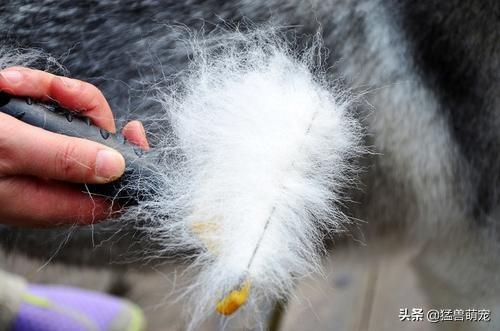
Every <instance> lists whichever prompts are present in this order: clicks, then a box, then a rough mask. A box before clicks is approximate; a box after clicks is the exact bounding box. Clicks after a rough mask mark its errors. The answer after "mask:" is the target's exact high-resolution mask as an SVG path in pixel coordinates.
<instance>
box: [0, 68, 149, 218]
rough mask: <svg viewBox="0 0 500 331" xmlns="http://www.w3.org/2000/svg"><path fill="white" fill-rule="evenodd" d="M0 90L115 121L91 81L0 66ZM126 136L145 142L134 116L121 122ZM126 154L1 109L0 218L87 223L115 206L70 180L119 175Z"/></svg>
mask: <svg viewBox="0 0 500 331" xmlns="http://www.w3.org/2000/svg"><path fill="white" fill-rule="evenodd" d="M0 91H4V92H7V93H9V94H11V95H16V96H24V97H32V98H34V99H38V100H46V101H48V100H52V101H54V100H55V101H57V102H59V104H61V105H62V106H63V107H66V108H68V109H72V110H76V111H79V112H81V113H82V114H84V115H85V116H87V117H89V118H90V119H91V120H92V122H93V123H94V124H95V125H97V126H99V127H101V128H103V129H106V130H108V131H110V132H116V126H115V122H114V118H113V114H112V112H111V108H110V107H109V105H108V103H107V101H106V99H105V98H104V96H103V94H102V93H101V92H100V91H99V89H97V88H96V87H95V86H94V85H91V84H89V83H86V82H83V81H79V80H76V79H71V78H67V77H61V76H56V75H53V74H49V73H47V72H44V71H39V70H33V69H28V68H24V67H11V68H7V69H4V70H2V71H0ZM122 133H123V135H124V136H125V137H126V138H127V140H129V141H130V142H131V143H134V144H136V145H138V146H140V147H141V148H144V149H148V148H149V146H148V142H147V139H146V135H145V132H144V128H143V126H142V124H141V123H140V122H139V121H132V122H129V123H128V124H127V125H126V126H125V127H124V128H123V130H122ZM124 168H125V160H124V159H123V156H122V155H121V154H119V153H118V152H117V151H115V150H113V149H111V148H109V147H107V146H104V145H101V144H98V143H96V142H93V141H89V140H85V139H80V138H74V137H68V136H64V135H60V134H56V133H52V132H49V131H46V130H43V129H40V128H37V127H34V126H31V125H28V124H26V123H24V122H22V121H19V120H17V119H15V118H13V117H11V116H9V115H6V114H2V113H0V223H4V224H7V225H11V226H16V227H51V226H60V225H67V224H90V223H93V222H96V221H99V220H103V219H105V218H108V217H110V216H111V215H112V213H116V212H117V211H118V210H119V207H118V206H113V205H111V204H110V203H109V202H108V201H106V200H105V199H103V198H101V197H98V196H90V195H89V194H88V193H87V192H84V190H82V188H81V185H77V184H75V183H88V184H102V183H107V182H110V181H113V180H115V179H117V178H119V177H120V176H121V175H122V174H123V172H124Z"/></svg>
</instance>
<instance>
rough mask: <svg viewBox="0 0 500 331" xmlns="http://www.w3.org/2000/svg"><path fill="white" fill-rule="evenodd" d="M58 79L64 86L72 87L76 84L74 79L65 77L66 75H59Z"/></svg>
mask: <svg viewBox="0 0 500 331" xmlns="http://www.w3.org/2000/svg"><path fill="white" fill-rule="evenodd" d="M59 79H60V80H61V81H62V83H63V84H64V86H66V87H67V88H69V89H74V88H75V87H76V85H77V82H76V80H74V79H71V78H67V77H59Z"/></svg>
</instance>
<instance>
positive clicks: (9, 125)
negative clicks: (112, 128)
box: [0, 113, 125, 184]
mask: <svg viewBox="0 0 500 331" xmlns="http://www.w3.org/2000/svg"><path fill="white" fill-rule="evenodd" d="M0 123H1V124H2V130H1V131H0V174H4V175H21V174H24V175H33V176H38V177H43V178H51V179H56V180H62V181H68V182H76V183H95V184H102V183H108V182H110V181H113V180H116V179H117V178H119V177H120V176H121V175H122V174H123V172H124V170H125V160H124V158H123V156H122V155H121V154H120V153H118V152H117V151H115V150H114V149H111V148H109V147H107V146H104V145H101V144H98V143H96V142H93V141H89V140H85V139H80V138H74V137H68V136H64V135H60V134H56V133H52V132H49V131H46V130H43V129H40V128H37V127H34V126H31V125H28V124H26V123H23V122H21V121H19V120H17V119H15V118H13V117H11V116H8V115H5V114H2V113H0Z"/></svg>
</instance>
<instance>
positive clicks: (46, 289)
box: [12, 285, 124, 331]
mask: <svg viewBox="0 0 500 331" xmlns="http://www.w3.org/2000/svg"><path fill="white" fill-rule="evenodd" d="M27 293H29V294H30V295H35V296H37V297H40V298H45V299H48V300H49V301H50V302H51V306H50V307H48V308H45V307H39V306H37V305H33V304H31V303H28V302H23V303H22V304H21V306H20V309H19V311H18V314H17V316H16V318H15V320H14V323H13V327H12V331H35V330H36V331H87V330H92V329H95V330H98V331H105V330H108V328H109V326H110V323H111V322H112V321H113V320H114V319H115V318H116V317H117V315H118V314H119V313H120V312H121V311H122V309H124V304H123V302H122V301H121V300H120V299H118V298H114V297H112V296H109V295H105V294H101V293H98V292H92V291H85V290H81V289H77V288H73V287H65V286H44V285H29V286H28V289H27ZM54 306H56V308H54ZM68 311H73V312H75V313H76V314H77V315H80V316H82V315H84V316H85V317H86V318H87V319H88V320H90V321H91V324H93V325H94V328H89V326H88V323H87V324H85V323H82V322H81V319H79V318H77V317H74V316H73V314H71V313H67V312H68Z"/></svg>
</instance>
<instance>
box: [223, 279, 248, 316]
mask: <svg viewBox="0 0 500 331" xmlns="http://www.w3.org/2000/svg"><path fill="white" fill-rule="evenodd" d="M250 287H251V284H250V281H248V280H247V281H245V282H244V283H243V285H242V286H241V287H240V288H239V289H237V290H233V291H231V293H229V294H228V295H226V296H225V297H224V298H223V299H222V300H220V301H219V302H217V307H216V310H217V312H218V313H219V314H222V315H226V316H227V315H231V314H233V313H234V312H235V311H237V310H238V309H239V308H240V307H241V306H243V305H244V304H245V303H246V302H247V299H248V295H249V294H250Z"/></svg>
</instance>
